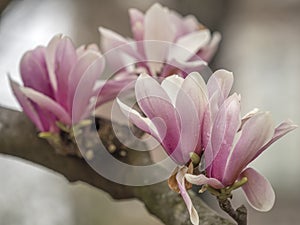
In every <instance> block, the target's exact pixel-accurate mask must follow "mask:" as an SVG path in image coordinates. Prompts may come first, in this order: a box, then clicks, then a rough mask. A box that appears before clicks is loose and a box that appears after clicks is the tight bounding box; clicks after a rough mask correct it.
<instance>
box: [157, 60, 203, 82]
mask: <svg viewBox="0 0 300 225" xmlns="http://www.w3.org/2000/svg"><path fill="white" fill-rule="evenodd" d="M206 65H207V63H206V62H205V61H203V60H195V61H179V60H176V59H171V60H170V61H167V62H166V64H165V65H164V67H163V70H162V72H161V73H160V77H168V76H170V75H173V74H177V75H179V76H181V77H183V78H185V77H186V76H187V75H188V74H190V73H192V72H194V71H200V70H201V69H202V68H203V67H204V66H206Z"/></svg>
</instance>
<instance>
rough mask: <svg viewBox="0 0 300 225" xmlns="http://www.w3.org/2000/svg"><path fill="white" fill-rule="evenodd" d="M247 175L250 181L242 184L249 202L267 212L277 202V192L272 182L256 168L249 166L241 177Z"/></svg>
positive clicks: (255, 207)
mask: <svg viewBox="0 0 300 225" xmlns="http://www.w3.org/2000/svg"><path fill="white" fill-rule="evenodd" d="M243 177H247V179H248V181H247V183H246V184H244V185H243V186H242V189H243V191H244V193H245V195H246V198H247V200H248V202H249V204H250V205H251V206H252V207H253V208H254V209H256V210H258V211H261V212H267V211H269V210H271V209H272V207H273V205H274V203H275V193H274V190H273V188H272V185H271V184H270V182H269V181H268V180H267V179H266V178H265V177H264V176H262V175H261V174H259V173H258V172H257V171H256V170H254V169H252V168H247V169H246V170H244V171H243V172H242V173H241V175H240V178H243Z"/></svg>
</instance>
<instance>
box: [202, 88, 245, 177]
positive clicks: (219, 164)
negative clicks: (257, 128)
mask: <svg viewBox="0 0 300 225" xmlns="http://www.w3.org/2000/svg"><path fill="white" fill-rule="evenodd" d="M240 111H241V108H240V102H239V97H238V95H237V94H233V95H232V96H230V97H229V98H227V99H226V100H225V102H224V103H223V105H222V106H221V108H220V110H219V112H218V114H217V116H216V119H215V121H214V125H213V128H212V133H211V140H210V142H211V147H212V154H213V157H210V159H211V160H212V161H211V162H209V161H207V160H206V166H210V163H212V171H211V176H212V177H214V178H216V179H218V180H221V181H222V179H223V175H224V174H223V173H224V170H225V166H226V163H227V158H228V157H229V154H230V152H231V151H232V147H233V141H234V138H235V135H236V133H237V131H238V129H239V128H240V125H241V115H240Z"/></svg>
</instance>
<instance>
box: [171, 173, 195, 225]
mask: <svg viewBox="0 0 300 225" xmlns="http://www.w3.org/2000/svg"><path fill="white" fill-rule="evenodd" d="M187 170H188V168H187V167H182V168H180V169H179V171H178V173H177V174H176V180H177V184H178V187H179V190H180V195H181V197H182V198H183V201H184V202H185V204H186V207H187V209H188V212H189V214H190V220H191V222H192V224H193V225H198V224H199V216H198V212H197V211H196V209H195V207H194V206H193V202H192V200H191V198H190V196H189V194H188V192H187V190H186V188H185V175H186V173H187Z"/></svg>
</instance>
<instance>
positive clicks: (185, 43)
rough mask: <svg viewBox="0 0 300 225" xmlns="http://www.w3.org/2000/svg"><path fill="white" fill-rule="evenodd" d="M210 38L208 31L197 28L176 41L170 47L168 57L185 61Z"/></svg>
mask: <svg viewBox="0 0 300 225" xmlns="http://www.w3.org/2000/svg"><path fill="white" fill-rule="evenodd" d="M209 40H210V31H209V30H207V29H205V30H199V31H195V32H192V33H189V34H187V35H184V36H182V37H180V38H178V40H177V41H176V45H174V46H172V48H171V49H170V53H169V57H171V58H175V59H177V60H179V61H187V60H189V59H191V58H192V57H193V56H195V55H196V53H197V52H198V51H199V50H200V49H201V48H202V47H204V46H205V45H207V44H208V42H209Z"/></svg>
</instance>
